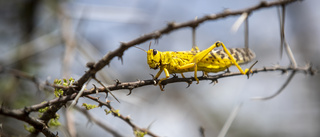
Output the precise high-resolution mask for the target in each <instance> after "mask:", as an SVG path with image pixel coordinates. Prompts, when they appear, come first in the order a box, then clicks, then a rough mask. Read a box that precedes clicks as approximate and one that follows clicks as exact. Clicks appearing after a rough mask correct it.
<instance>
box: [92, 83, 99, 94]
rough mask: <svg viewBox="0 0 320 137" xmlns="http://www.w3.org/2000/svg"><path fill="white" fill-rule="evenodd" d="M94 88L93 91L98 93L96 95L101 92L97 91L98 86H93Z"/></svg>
mask: <svg viewBox="0 0 320 137" xmlns="http://www.w3.org/2000/svg"><path fill="white" fill-rule="evenodd" d="M92 86H93V90H94V91H96V94H98V93H99V92H98V90H97V87H96V85H94V84H92Z"/></svg>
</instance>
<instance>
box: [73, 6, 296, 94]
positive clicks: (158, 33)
mask: <svg viewBox="0 0 320 137" xmlns="http://www.w3.org/2000/svg"><path fill="white" fill-rule="evenodd" d="M296 1H299V0H282V1H274V2H265V1H262V2H261V3H260V4H258V5H256V6H253V7H250V8H247V9H243V10H236V11H230V10H226V11H224V12H221V13H218V14H211V15H207V16H204V17H201V18H197V19H196V20H190V21H187V22H183V23H175V22H170V23H168V24H167V26H166V27H164V28H162V29H160V30H157V31H154V32H152V33H149V34H145V35H143V36H141V37H139V38H136V39H134V40H131V41H129V42H126V43H125V42H122V43H121V45H120V47H119V48H118V49H116V50H114V51H111V52H109V53H108V54H106V55H105V56H104V57H103V58H102V59H101V60H99V61H98V62H97V63H94V64H93V65H92V67H90V69H89V70H88V71H87V72H86V73H85V74H84V75H83V76H82V77H81V78H80V79H79V80H78V88H77V89H78V90H80V88H81V87H82V85H83V84H84V83H85V82H86V81H87V80H88V79H89V78H90V77H91V76H93V75H95V74H96V73H97V72H98V71H99V70H101V69H102V68H103V67H105V66H106V65H108V64H109V63H110V61H111V59H113V58H114V57H119V58H120V59H121V58H122V55H123V52H124V51H125V50H127V49H128V48H130V47H132V46H135V45H138V44H141V43H144V42H146V41H148V40H151V39H158V38H160V37H161V36H162V35H164V34H168V33H170V32H172V31H174V30H178V29H181V28H185V27H191V28H192V27H194V26H198V25H200V24H202V23H204V22H206V21H209V20H217V19H221V18H225V17H229V16H235V15H241V14H242V13H248V14H249V13H251V12H252V11H255V10H258V9H262V8H268V7H272V6H279V5H287V4H289V3H292V2H296Z"/></svg>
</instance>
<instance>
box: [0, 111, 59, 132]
mask: <svg viewBox="0 0 320 137" xmlns="http://www.w3.org/2000/svg"><path fill="white" fill-rule="evenodd" d="M0 114H1V115H5V116H9V117H13V118H16V119H19V120H21V121H25V122H27V123H28V124H30V125H32V126H33V127H34V128H35V129H36V130H37V132H42V133H43V134H44V135H45V136H47V137H55V136H56V135H55V134H54V133H52V132H51V131H50V130H49V128H48V126H47V125H46V124H44V123H43V122H42V121H40V120H38V119H35V118H33V117H30V116H29V113H28V112H25V111H21V110H15V109H14V110H11V109H7V108H4V107H2V106H0Z"/></svg>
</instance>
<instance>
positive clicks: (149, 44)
mask: <svg viewBox="0 0 320 137" xmlns="http://www.w3.org/2000/svg"><path fill="white" fill-rule="evenodd" d="M150 47H151V41H150V44H149V50H150Z"/></svg>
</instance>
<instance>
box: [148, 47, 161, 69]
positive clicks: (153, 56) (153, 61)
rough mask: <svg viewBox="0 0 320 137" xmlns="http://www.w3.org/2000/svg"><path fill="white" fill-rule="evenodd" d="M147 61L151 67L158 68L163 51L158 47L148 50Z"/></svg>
mask: <svg viewBox="0 0 320 137" xmlns="http://www.w3.org/2000/svg"><path fill="white" fill-rule="evenodd" d="M147 62H148V65H149V67H150V68H152V69H158V68H159V66H160V65H161V52H160V51H157V50H156V49H149V50H148V51H147Z"/></svg>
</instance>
